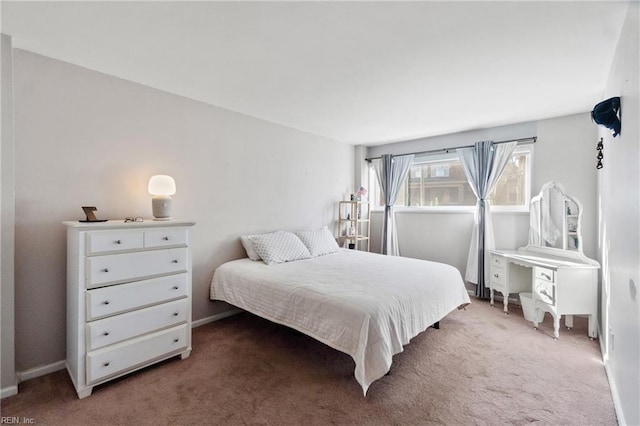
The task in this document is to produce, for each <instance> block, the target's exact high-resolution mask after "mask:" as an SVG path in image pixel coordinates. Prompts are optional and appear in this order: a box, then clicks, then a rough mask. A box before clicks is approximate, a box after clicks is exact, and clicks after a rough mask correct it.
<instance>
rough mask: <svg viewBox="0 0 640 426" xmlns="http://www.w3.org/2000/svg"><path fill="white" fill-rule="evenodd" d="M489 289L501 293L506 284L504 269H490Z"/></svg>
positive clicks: (493, 267)
mask: <svg viewBox="0 0 640 426" xmlns="http://www.w3.org/2000/svg"><path fill="white" fill-rule="evenodd" d="M490 273H491V287H492V288H493V289H495V290H498V291H502V289H504V287H505V283H506V272H505V270H504V269H501V268H497V267H495V266H492V267H491V272H490Z"/></svg>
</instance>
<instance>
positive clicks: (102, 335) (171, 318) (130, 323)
mask: <svg viewBox="0 0 640 426" xmlns="http://www.w3.org/2000/svg"><path fill="white" fill-rule="evenodd" d="M188 312H189V306H188V299H186V298H185V299H181V300H176V301H174V302H169V303H163V304H161V305H156V306H151V307H149V308H144V309H140V310H137V311H133V312H129V313H126V314H121V315H116V316H113V317H110V318H105V319H101V320H97V321H92V322H90V323H88V324H87V351H92V350H94V349H98V348H102V347H104V346H108V345H112V344H114V343H118V342H121V341H123V340H127V339H131V338H132V337H136V336H141V335H143V334H147V333H151V332H153V331H156V330H161V329H163V328H168V327H171V326H174V325H177V324H181V323H183V322H186V321H187V315H188Z"/></svg>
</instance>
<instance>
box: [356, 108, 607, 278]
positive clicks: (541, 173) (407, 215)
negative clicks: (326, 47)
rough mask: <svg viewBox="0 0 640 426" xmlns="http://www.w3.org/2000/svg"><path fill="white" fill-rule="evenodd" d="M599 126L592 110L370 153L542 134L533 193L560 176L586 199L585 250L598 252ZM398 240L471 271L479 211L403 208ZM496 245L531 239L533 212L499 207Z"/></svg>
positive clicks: (416, 252) (376, 222) (376, 243)
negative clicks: (469, 260)
mask: <svg viewBox="0 0 640 426" xmlns="http://www.w3.org/2000/svg"><path fill="white" fill-rule="evenodd" d="M596 135H597V129H596V127H595V125H593V123H591V119H590V117H589V114H588V113H583V114H576V115H570V116H566V117H559V118H554V119H549V120H541V121H538V122H529V123H521V124H516V125H513V126H501V127H499V128H495V129H484V130H481V131H476V132H464V133H458V134H454V135H447V136H440V137H437V138H427V139H422V140H420V141H411V142H400V143H396V144H390V145H386V146H377V147H371V148H370V149H369V154H368V156H369V157H374V156H378V155H380V154H382V153H385V152H389V153H395V154H401V153H407V152H414V151H421V150H429V149H436V148H441V147H452V146H461V145H469V144H473V143H474V142H476V141H479V140H483V139H493V140H507V139H517V138H523V137H529V136H537V137H538V140H537V142H536V143H535V144H534V145H533V146H534V154H533V164H532V173H533V175H532V193H533V194H532V195H535V194H536V193H537V192H538V191H539V190H540V187H541V186H542V184H543V183H545V182H548V181H550V180H555V181H556V182H559V183H561V184H563V185H564V187H565V189H566V190H567V192H568V193H570V194H572V195H574V196H575V197H577V198H578V199H579V200H580V201H581V202H582V204H583V207H584V216H583V228H582V230H583V239H584V245H583V247H584V253H585V254H586V255H587V256H588V257H591V258H594V259H595V258H596V245H597V226H596V215H597V213H596V169H595V165H596V160H595V153H596V151H595V144H596ZM396 220H397V227H398V243H399V245H400V252H401V254H402V255H403V256H409V257H415V258H419V259H427V260H435V261H439V262H445V263H449V264H451V265H454V266H456V267H457V268H458V269H459V270H460V272H461V273H462V275H463V276H464V274H465V269H466V264H467V255H468V252H469V243H470V240H471V231H472V225H473V213H472V212H467V213H463V212H461V213H432V212H419V211H416V210H415V209H402V208H398V212H397V213H396ZM381 221H382V214H381V213H380V212H374V213H373V220H372V224H371V225H372V226H371V234H372V247H373V250H374V251H379V248H380V234H381V230H380V229H381ZM493 224H494V231H495V238H496V247H497V248H503V249H515V248H518V247H521V246H524V245H526V244H527V239H528V234H529V215H528V213H501V212H497V213H493Z"/></svg>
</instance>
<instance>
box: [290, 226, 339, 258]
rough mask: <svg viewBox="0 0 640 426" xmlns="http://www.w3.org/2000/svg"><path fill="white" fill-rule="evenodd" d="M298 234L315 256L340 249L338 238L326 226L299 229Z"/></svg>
mask: <svg viewBox="0 0 640 426" xmlns="http://www.w3.org/2000/svg"><path fill="white" fill-rule="evenodd" d="M296 235H297V236H298V238H300V240H301V241H302V242H303V243H304V245H305V246H306V247H307V248H308V249H309V253H311V256H313V257H316V256H322V255H325V254H329V253H335V252H337V251H339V250H340V247H339V246H338V243H337V242H336V239H335V238H334V237H333V234H331V232H330V231H329V229H327V227H326V226H325V227H324V228H320V229H313V230H308V231H298V232H296Z"/></svg>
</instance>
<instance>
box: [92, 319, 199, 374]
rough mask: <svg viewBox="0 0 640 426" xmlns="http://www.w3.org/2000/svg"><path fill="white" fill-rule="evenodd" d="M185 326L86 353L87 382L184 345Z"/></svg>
mask: <svg viewBox="0 0 640 426" xmlns="http://www.w3.org/2000/svg"><path fill="white" fill-rule="evenodd" d="M188 332H189V329H188V327H187V324H183V325H180V326H177V327H173V328H169V329H167V330H162V331H159V332H156V333H153V334H149V335H146V336H142V337H138V338H135V339H133V340H130V341H126V342H122V343H119V344H116V345H113V346H109V347H107V348H103V349H98V350H97V351H92V352H89V353H87V382H88V383H90V384H91V383H94V382H97V381H99V380H102V379H105V378H108V377H110V376H114V375H116V374H119V373H123V372H126V370H129V369H133V368H135V367H138V366H142V365H144V364H147V363H148V362H149V361H152V360H153V359H156V358H160V357H163V356H165V355H170V354H171V353H177V352H179V351H181V350H183V349H185V348H186V347H187V346H188Z"/></svg>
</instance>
